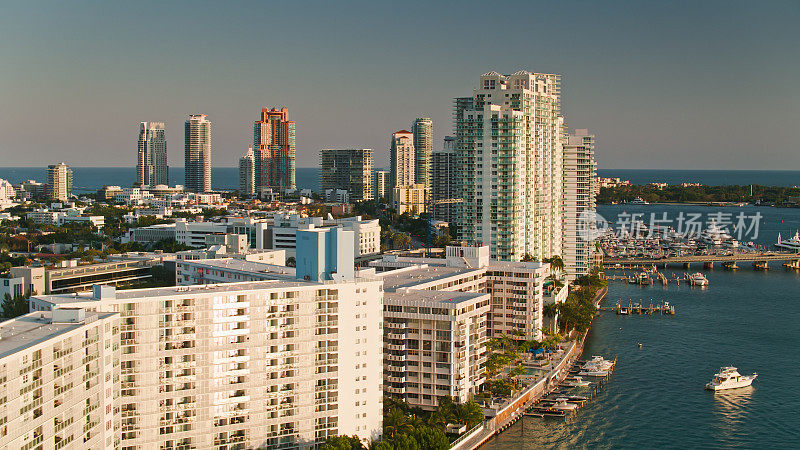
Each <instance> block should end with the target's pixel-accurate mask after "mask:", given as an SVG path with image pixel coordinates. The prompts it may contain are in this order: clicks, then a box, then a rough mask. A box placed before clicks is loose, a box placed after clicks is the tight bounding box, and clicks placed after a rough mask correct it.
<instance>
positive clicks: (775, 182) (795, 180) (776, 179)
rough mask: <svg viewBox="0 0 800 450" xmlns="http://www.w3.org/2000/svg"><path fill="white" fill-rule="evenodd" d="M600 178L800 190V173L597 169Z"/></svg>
mask: <svg viewBox="0 0 800 450" xmlns="http://www.w3.org/2000/svg"><path fill="white" fill-rule="evenodd" d="M597 175H598V176H601V177H609V178H622V179H623V180H630V182H631V183H633V184H647V183H657V182H660V183H669V184H680V183H684V182H686V183H702V184H705V185H709V186H726V185H740V186H746V185H748V184H760V185H763V186H784V187H790V186H800V170H661V169H598V171H597Z"/></svg>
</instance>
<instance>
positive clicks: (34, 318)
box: [0, 311, 117, 358]
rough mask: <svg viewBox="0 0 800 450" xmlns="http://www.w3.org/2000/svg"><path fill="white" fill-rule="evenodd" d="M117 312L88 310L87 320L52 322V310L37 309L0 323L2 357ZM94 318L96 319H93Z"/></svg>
mask: <svg viewBox="0 0 800 450" xmlns="http://www.w3.org/2000/svg"><path fill="white" fill-rule="evenodd" d="M114 314H117V313H98V312H92V311H86V320H85V321H83V322H79V323H51V322H50V320H51V319H52V313H51V312H50V311H36V312H32V313H28V314H26V315H24V316H20V317H16V318H14V319H10V320H6V321H5V322H2V323H0V358H5V357H6V356H9V355H11V354H14V353H16V352H18V351H20V350H23V349H25V348H28V347H32V346H34V345H36V344H38V343H40V342H44V341H46V340H48V339H52V338H54V337H56V336H58V335H60V334H64V333H66V332H68V331H71V330H74V329H77V328H80V327H82V326H84V325H86V324H88V323H91V322H93V321H94V320H96V319H98V318H99V319H105V318H106V317H110V316H113V315H114ZM93 319H94V320H93Z"/></svg>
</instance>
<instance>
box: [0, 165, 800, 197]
mask: <svg viewBox="0 0 800 450" xmlns="http://www.w3.org/2000/svg"><path fill="white" fill-rule="evenodd" d="M72 170H73V178H74V180H73V183H74V186H75V188H74V189H75V192H76V193H81V192H89V191H96V190H97V189H100V188H101V187H103V186H106V185H118V186H131V185H132V184H133V183H134V182H135V181H136V168H135V167H73V168H72ZM319 172H320V169H319V167H298V168H297V174H296V177H297V178H296V180H297V187H298V188H301V189H305V188H309V189H313V190H319ZM598 175H599V176H601V177H619V178H623V179H626V180H630V181H631V183H634V184H647V183H652V182H666V183H672V184H677V183H682V182H691V183H703V184H707V185H731V184H739V185H747V184H761V185H765V186H796V185H800V171H796V170H795V171H790V170H649V169H645V170H641V169H635V170H634V169H600V170H598ZM0 178H3V179H6V180H9V181H10V182H11V183H19V182H22V181H25V180H36V181H39V182H44V181H45V168H44V167H41V168H39V167H0ZM169 180H170V184H171V185H175V184H183V168H182V167H170V170H169ZM211 185H212V187H213V188H214V189H217V190H232V189H237V188H238V187H239V171H238V169H237V168H236V167H214V168H212V169H211Z"/></svg>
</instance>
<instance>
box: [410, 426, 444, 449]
mask: <svg viewBox="0 0 800 450" xmlns="http://www.w3.org/2000/svg"><path fill="white" fill-rule="evenodd" d="M411 437H412V438H414V440H415V441H417V444H419V448H420V449H425V450H447V449H449V448H450V441H449V440H448V439H447V435H445V434H444V431H442V430H440V429H438V428H428V427H421V428H415V429H414V432H413V433H411Z"/></svg>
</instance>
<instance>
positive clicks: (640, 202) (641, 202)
mask: <svg viewBox="0 0 800 450" xmlns="http://www.w3.org/2000/svg"><path fill="white" fill-rule="evenodd" d="M628 204H631V205H649V204H650V203H647V202H646V201H644V199H642V197H636V198H635V199H633V200H631V201H630V202H628Z"/></svg>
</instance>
